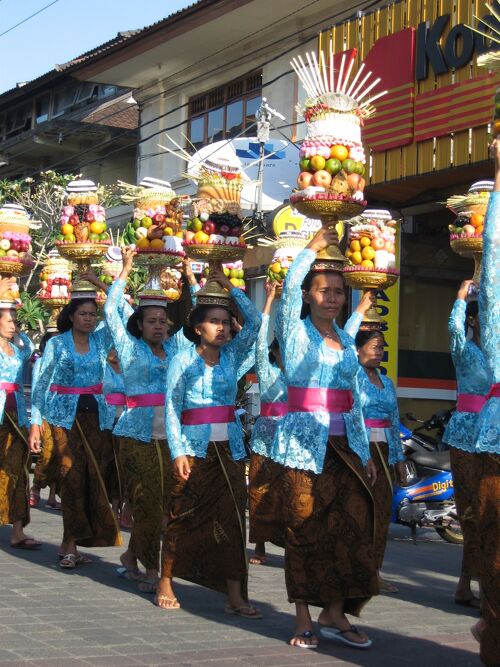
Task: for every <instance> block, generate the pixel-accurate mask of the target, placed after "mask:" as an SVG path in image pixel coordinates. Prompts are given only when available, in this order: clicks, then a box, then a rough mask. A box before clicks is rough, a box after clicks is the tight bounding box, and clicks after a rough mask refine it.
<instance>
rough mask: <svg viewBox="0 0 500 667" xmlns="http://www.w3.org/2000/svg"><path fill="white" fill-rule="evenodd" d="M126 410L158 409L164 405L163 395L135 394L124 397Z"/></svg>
mask: <svg viewBox="0 0 500 667" xmlns="http://www.w3.org/2000/svg"><path fill="white" fill-rule="evenodd" d="M125 405H126V406H127V408H158V407H161V406H162V405H165V394H137V396H125Z"/></svg>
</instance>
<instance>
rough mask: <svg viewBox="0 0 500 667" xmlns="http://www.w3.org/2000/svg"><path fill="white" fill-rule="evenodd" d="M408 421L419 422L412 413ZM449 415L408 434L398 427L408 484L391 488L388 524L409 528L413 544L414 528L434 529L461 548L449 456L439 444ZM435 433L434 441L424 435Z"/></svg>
mask: <svg viewBox="0 0 500 667" xmlns="http://www.w3.org/2000/svg"><path fill="white" fill-rule="evenodd" d="M406 417H407V419H409V420H410V421H420V420H418V419H416V417H414V415H412V414H411V413H409V414H407V415H406ZM450 417H451V411H449V410H448V411H442V412H438V413H436V414H435V415H433V416H432V417H431V418H430V419H428V420H426V421H420V424H421V425H420V426H419V427H417V428H416V429H414V430H413V431H410V430H409V429H407V428H406V427H405V426H403V425H401V440H402V444H403V449H404V452H405V456H406V461H405V463H406V472H407V482H406V485H405V486H400V485H399V484H394V487H393V497H392V511H391V522H392V523H397V524H401V525H403V526H409V527H410V529H411V534H412V538H413V541H414V542H416V536H417V526H420V527H428V528H434V530H435V531H436V532H437V533H438V535H439V536H440V537H441V538H442V539H443V540H446V541H447V542H451V543H452V544H463V535H462V531H461V528H460V524H459V522H458V516H457V512H456V507H455V499H454V490H453V478H452V476H451V467H450V454H449V451H447V449H446V445H445V444H444V443H443V442H442V436H443V433H444V429H445V426H446V424H447V423H448V421H449V419H450ZM431 430H437V435H436V436H435V437H433V436H431V435H429V434H426V433H423V431H431Z"/></svg>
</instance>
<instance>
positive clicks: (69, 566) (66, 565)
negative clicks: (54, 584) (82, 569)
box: [59, 554, 78, 570]
mask: <svg viewBox="0 0 500 667" xmlns="http://www.w3.org/2000/svg"><path fill="white" fill-rule="evenodd" d="M77 560H78V559H77V557H76V556H75V554H66V555H65V556H63V557H62V558H61V560H60V561H59V567H60V568H62V569H63V570H74V569H75V567H76V564H77Z"/></svg>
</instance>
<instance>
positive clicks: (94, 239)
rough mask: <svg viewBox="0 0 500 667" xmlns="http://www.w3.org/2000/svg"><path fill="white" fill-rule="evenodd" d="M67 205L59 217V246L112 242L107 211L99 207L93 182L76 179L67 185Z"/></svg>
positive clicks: (57, 239) (57, 242) (57, 240)
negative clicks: (108, 229) (107, 221)
mask: <svg viewBox="0 0 500 667" xmlns="http://www.w3.org/2000/svg"><path fill="white" fill-rule="evenodd" d="M66 190H67V203H66V205H65V206H63V207H62V210H61V214H60V216H59V226H60V229H59V234H58V236H57V238H56V246H61V245H66V244H73V243H82V244H88V243H99V244H102V243H105V244H109V243H111V240H110V237H109V233H108V231H107V225H106V211H105V209H104V207H103V206H101V205H100V204H99V201H98V194H97V186H96V185H95V183H93V181H86V180H76V181H71V182H70V183H68V185H67V188H66Z"/></svg>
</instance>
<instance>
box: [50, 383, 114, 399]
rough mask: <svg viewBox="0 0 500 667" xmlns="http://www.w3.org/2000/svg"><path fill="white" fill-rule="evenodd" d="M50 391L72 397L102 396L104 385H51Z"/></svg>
mask: <svg viewBox="0 0 500 667" xmlns="http://www.w3.org/2000/svg"><path fill="white" fill-rule="evenodd" d="M50 391H54V392H56V394H70V395H72V396H75V395H77V396H80V395H82V394H85V395H88V394H102V384H93V385H92V386H91V387H65V386H63V385H62V384H51V385H50Z"/></svg>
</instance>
